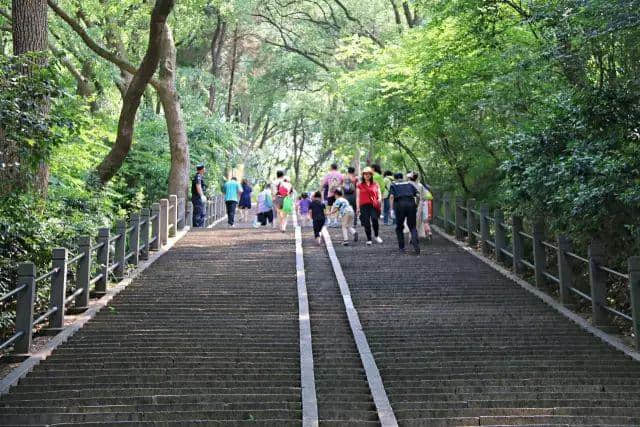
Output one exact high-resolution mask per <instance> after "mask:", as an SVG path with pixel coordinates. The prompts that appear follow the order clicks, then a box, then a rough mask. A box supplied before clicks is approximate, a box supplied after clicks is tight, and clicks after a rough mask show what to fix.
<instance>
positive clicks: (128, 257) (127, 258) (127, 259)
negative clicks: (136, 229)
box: [124, 252, 135, 261]
mask: <svg viewBox="0 0 640 427" xmlns="http://www.w3.org/2000/svg"><path fill="white" fill-rule="evenodd" d="M134 254H135V252H129V253H128V254H126V255H125V256H124V260H125V261H129V259H130V258H131V257H132V256H133V255H134Z"/></svg>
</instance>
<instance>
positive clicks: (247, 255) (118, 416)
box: [0, 230, 348, 426]
mask: <svg viewBox="0 0 640 427" xmlns="http://www.w3.org/2000/svg"><path fill="white" fill-rule="evenodd" d="M265 253H271V254H272V255H273V256H272V257H265V256H264V254H265ZM295 277H296V275H295V257H294V253H293V238H292V235H291V234H281V233H260V232H254V230H251V231H248V230H247V231H238V230H215V231H203V232H196V233H189V234H188V235H187V236H186V237H185V238H184V239H183V240H181V241H180V242H179V243H178V244H177V245H176V247H174V249H172V250H171V251H170V252H169V253H168V254H166V255H164V256H163V257H162V258H160V259H159V260H158V261H156V263H154V264H153V265H152V266H151V267H150V268H149V269H148V270H146V271H145V272H144V273H143V274H142V275H141V276H140V277H138V278H137V279H135V280H134V281H133V282H132V283H131V285H130V286H129V287H127V288H126V289H125V290H124V291H123V292H122V293H120V294H119V295H118V296H116V297H115V298H114V300H113V301H112V303H111V304H110V307H108V308H107V309H104V310H102V311H101V312H100V313H99V314H98V315H97V316H96V317H95V318H94V319H92V320H91V321H90V322H89V323H88V324H87V325H85V327H84V328H83V329H82V330H81V331H79V332H78V333H76V334H75V335H74V336H73V337H72V338H71V339H70V340H69V341H68V342H67V343H65V344H63V345H62V346H61V347H60V348H59V349H57V350H56V351H55V352H54V354H53V355H52V356H51V357H49V358H48V359H47V360H46V361H44V362H43V363H41V364H40V365H38V366H37V367H36V368H35V369H34V370H33V372H31V373H30V374H29V375H27V376H26V377H25V378H24V379H23V380H21V381H20V384H19V385H18V386H17V387H15V388H14V389H12V391H11V392H10V393H9V394H8V395H6V396H2V397H0V425H45V424H46V425H69V424H70V425H73V424H102V425H104V424H118V425H138V424H148V425H170V424H175V425H189V424H201V423H202V424H206V425H247V424H250V425H283V426H286V425H295V426H298V425H300V424H301V420H302V402H301V397H300V396H301V390H300V371H299V363H300V362H299V360H300V355H299V342H298V341H299V337H298V307H297V290H296V284H295ZM341 380H342V379H341V378H338V379H336V381H341ZM345 380H348V378H345Z"/></svg>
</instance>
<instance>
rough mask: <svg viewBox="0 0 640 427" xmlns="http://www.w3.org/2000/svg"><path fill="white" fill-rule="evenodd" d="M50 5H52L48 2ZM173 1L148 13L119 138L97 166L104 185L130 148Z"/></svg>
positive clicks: (160, 0) (160, 3)
mask: <svg viewBox="0 0 640 427" xmlns="http://www.w3.org/2000/svg"><path fill="white" fill-rule="evenodd" d="M49 3H53V2H52V1H50V2H49ZM174 3H175V0H156V4H155V6H154V8H153V11H152V12H151V22H150V24H149V27H150V28H149V44H148V45H147V51H146V53H145V55H144V58H143V59H142V63H141V64H140V68H139V69H138V70H136V73H135V75H134V76H133V80H132V81H131V84H130V85H129V88H128V89H127V92H126V94H125V96H124V99H123V103H122V110H121V111H120V120H119V122H118V135H117V137H116V142H115V144H114V145H113V147H112V148H111V151H110V152H109V154H107V156H106V157H105V158H104V160H103V161H102V162H101V163H100V165H98V167H97V173H98V176H99V178H100V182H102V183H103V184H104V183H106V182H108V181H109V180H111V178H113V176H114V175H115V174H116V173H117V172H118V170H119V169H120V167H121V166H122V164H123V163H124V160H125V159H126V157H127V155H128V154H129V150H130V149H131V144H132V141H133V130H134V124H135V118H136V113H137V111H138V107H139V106H140V99H141V98H142V95H143V94H144V90H145V88H146V86H147V83H148V82H149V81H150V80H151V77H152V76H153V74H154V73H155V72H156V69H157V68H158V64H159V63H160V53H161V49H162V43H163V36H164V32H165V31H166V29H165V24H166V22H167V17H168V15H169V13H171V10H173V6H174Z"/></svg>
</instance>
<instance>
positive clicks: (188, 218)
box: [184, 202, 193, 227]
mask: <svg viewBox="0 0 640 427" xmlns="http://www.w3.org/2000/svg"><path fill="white" fill-rule="evenodd" d="M184 221H185V224H186V225H187V227H193V203H192V202H187V206H186V211H185V214H184Z"/></svg>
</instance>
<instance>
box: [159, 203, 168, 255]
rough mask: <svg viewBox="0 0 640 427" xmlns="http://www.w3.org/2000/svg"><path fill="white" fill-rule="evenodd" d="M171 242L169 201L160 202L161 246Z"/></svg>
mask: <svg viewBox="0 0 640 427" xmlns="http://www.w3.org/2000/svg"><path fill="white" fill-rule="evenodd" d="M168 241H169V200H168V199H161V200H160V246H164V245H166V244H167V242H168Z"/></svg>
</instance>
